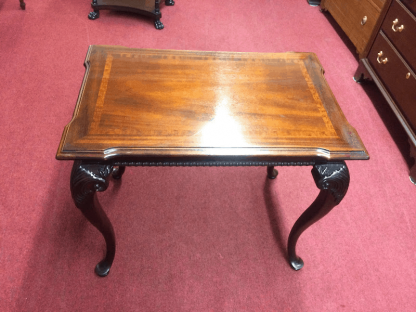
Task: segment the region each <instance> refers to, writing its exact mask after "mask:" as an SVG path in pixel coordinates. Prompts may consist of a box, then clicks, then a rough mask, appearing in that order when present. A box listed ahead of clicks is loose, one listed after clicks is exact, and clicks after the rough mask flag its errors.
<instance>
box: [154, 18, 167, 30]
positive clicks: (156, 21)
mask: <svg viewBox="0 0 416 312" xmlns="http://www.w3.org/2000/svg"><path fill="white" fill-rule="evenodd" d="M155 27H156V29H163V28H165V26H163V24H162V22H161V21H160V20H159V19H157V20H155Z"/></svg>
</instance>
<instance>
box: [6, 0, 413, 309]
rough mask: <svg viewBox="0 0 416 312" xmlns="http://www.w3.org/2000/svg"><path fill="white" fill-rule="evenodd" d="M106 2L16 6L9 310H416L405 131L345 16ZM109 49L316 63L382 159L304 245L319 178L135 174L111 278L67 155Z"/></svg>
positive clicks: (9, 39) (9, 96) (376, 158)
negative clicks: (142, 10)
mask: <svg viewBox="0 0 416 312" xmlns="http://www.w3.org/2000/svg"><path fill="white" fill-rule="evenodd" d="M89 12H90V1H81V0H72V1H63V0H42V1H33V0H26V11H22V10H21V9H20V7H19V2H18V1H17V0H0V103H1V114H0V136H1V155H0V169H1V172H2V177H1V179H0V196H1V200H0V311H320V312H321V311H414V310H415V306H416V269H415V266H414V263H416V251H415V250H416V249H415V244H416V238H415V237H416V231H415V226H416V212H415V210H414V203H413V201H414V199H415V192H416V186H414V185H413V184H411V183H410V181H409V178H408V171H409V165H411V164H412V163H411V162H412V160H411V159H410V158H409V157H408V153H409V147H408V144H407V138H406V135H405V134H404V131H403V130H402V129H401V127H400V125H399V124H398V122H397V121H396V120H395V118H394V115H393V113H392V112H391V110H390V108H389V107H388V105H387V103H386V102H385V100H384V99H383V98H382V96H381V94H380V93H379V91H378V89H377V88H376V87H375V86H374V85H373V84H371V83H369V84H365V85H359V84H356V83H355V82H354V81H353V80H352V76H353V74H354V72H355V69H356V67H357V64H358V63H357V56H356V53H355V50H354V48H353V47H352V45H351V43H350V42H349V41H348V39H346V37H345V35H344V34H343V33H342V31H341V30H340V28H339V27H338V26H337V24H336V23H335V22H334V20H333V18H332V17H331V16H330V15H329V14H323V13H320V12H319V8H317V7H310V6H309V5H308V4H307V3H306V0H290V1H281V0H280V1H279V0H257V1H249V0H240V1H220V0H209V1H189V0H187V1H185V0H177V1H176V5H175V6H173V7H166V6H164V5H162V15H163V17H162V19H161V20H162V22H163V23H164V25H165V29H164V30H162V31H158V30H156V29H155V28H154V26H153V21H152V20H151V19H149V18H145V17H141V16H138V15H135V14H128V13H117V12H109V11H102V12H101V17H100V18H99V19H98V20H95V21H91V20H89V19H88V18H87V15H88V13H89ZM92 44H105V45H122V46H127V47H134V48H157V49H181V50H209V51H247V52H286V51H299V52H301V51H302V52H309V51H311V52H315V53H316V54H317V55H318V57H319V59H320V61H321V63H322V65H323V66H324V68H325V71H326V73H325V76H326V79H327V80H328V83H329V85H330V87H331V88H332V90H333V93H334V94H335V96H336V98H337V100H338V102H339V104H340V106H341V108H342V109H343V112H344V114H345V116H346V117H347V119H348V121H349V122H350V123H351V124H352V125H353V126H354V127H355V128H356V129H357V131H358V133H359V134H360V136H361V138H362V140H363V142H364V144H365V145H366V147H367V149H368V152H369V153H370V156H371V159H370V160H369V161H350V162H349V163H348V166H349V169H350V174H351V184H350V188H349V191H348V193H347V195H346V197H345V199H344V200H343V201H342V203H341V204H340V205H339V206H337V207H336V208H335V209H334V210H333V211H332V212H331V213H330V214H329V215H328V216H326V217H325V218H324V219H322V220H321V221H320V222H318V223H317V224H315V225H313V226H312V227H311V228H310V229H308V230H307V232H305V233H304V234H303V236H301V238H300V241H299V244H298V248H297V250H298V253H299V255H300V256H301V257H302V258H303V260H304V261H305V267H304V268H303V269H302V270H300V271H298V272H295V271H294V270H292V269H291V268H290V267H289V265H288V263H287V258H286V251H285V250H286V241H287V236H288V234H289V231H290V229H291V227H292V225H293V224H294V222H295V221H296V219H297V218H298V217H299V216H300V214H301V213H302V212H303V211H304V210H305V209H306V208H307V207H308V205H309V204H310V203H312V201H313V200H314V199H315V197H316V196H317V194H318V192H319V190H318V189H317V188H316V186H315V184H314V181H313V179H312V176H311V174H310V168H307V167H283V168H279V172H280V173H279V176H278V177H277V179H276V180H273V181H271V180H268V179H266V170H265V168H262V167H259V168H257V167H239V168H238V167H237V168H199V167H198V168H157V167H155V168H138V167H137V168H128V170H127V171H126V173H125V175H124V176H123V180H122V182H119V183H112V184H111V185H110V187H109V189H108V190H107V191H106V192H104V193H100V194H99V199H100V201H101V203H102V204H103V207H104V209H105V210H106V211H107V213H108V215H109V217H110V219H111V220H112V222H113V225H114V228H115V231H116V236H117V240H118V245H117V254H116V258H115V261H114V265H113V268H112V270H111V273H110V275H109V276H108V277H106V278H99V277H97V276H96V275H95V274H94V272H93V268H94V266H95V264H96V263H97V262H98V261H99V260H100V259H101V257H102V256H103V254H104V252H105V245H104V241H103V239H102V236H101V235H100V234H99V232H98V231H97V230H96V229H95V228H93V227H92V225H90V224H89V223H88V222H87V221H86V219H85V218H84V217H83V216H82V215H81V213H80V212H79V211H78V210H77V209H76V207H75V205H74V204H73V202H72V199H71V195H70V191H69V176H70V171H71V166H72V163H71V162H59V161H56V160H55V153H56V150H57V148H58V143H59V140H60V137H61V134H62V131H63V128H64V126H65V125H66V124H67V123H68V122H69V121H70V119H71V116H72V112H73V109H74V106H75V103H76V100H77V96H78V91H79V88H80V86H81V83H82V79H83V75H84V67H83V61H84V59H85V55H86V52H87V48H88V46H89V45H92Z"/></svg>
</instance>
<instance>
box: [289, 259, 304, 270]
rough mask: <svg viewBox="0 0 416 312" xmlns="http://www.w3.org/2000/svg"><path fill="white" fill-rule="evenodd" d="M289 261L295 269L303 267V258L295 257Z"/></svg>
mask: <svg viewBox="0 0 416 312" xmlns="http://www.w3.org/2000/svg"><path fill="white" fill-rule="evenodd" d="M289 261H290V266H291V267H292V269H294V270H295V271H299V270H300V269H302V268H303V260H302V259H301V258H299V257H297V258H295V259H291V260H289Z"/></svg>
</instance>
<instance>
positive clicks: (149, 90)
mask: <svg viewBox="0 0 416 312" xmlns="http://www.w3.org/2000/svg"><path fill="white" fill-rule="evenodd" d="M85 66H86V73H85V77H84V82H83V84H82V87H81V91H80V95H79V98H78V102H77V105H76V108H75V112H74V116H73V118H72V120H71V122H70V123H69V124H68V125H67V126H66V127H65V130H64V133H63V136H62V139H61V142H60V145H59V149H58V152H57V159H59V160H75V162H74V167H73V172H72V175H71V191H72V196H73V198H74V201H75V204H76V205H77V207H78V208H80V209H81V211H83V213H84V215H85V216H86V217H87V218H88V219H89V220H90V221H91V223H92V224H94V226H96V227H97V228H98V229H99V230H100V231H101V232H102V233H103V235H104V237H105V239H106V243H107V256H106V258H105V259H104V260H103V261H102V262H100V263H99V265H98V266H97V268H96V272H97V274H99V275H101V276H104V275H107V274H108V271H109V269H110V266H111V264H112V261H113V259H114V253H115V238H114V233H113V230H112V226H111V223H110V222H109V220H108V219H107V217H106V216H105V213H104V212H103V211H102V209H101V207H100V206H99V204H98V201H97V199H96V195H95V192H96V191H103V190H105V189H106V187H107V185H108V180H109V176H110V175H113V177H115V178H121V176H122V174H123V172H124V170H125V166H172V165H174V166H267V167H268V170H267V174H268V177H269V178H274V177H275V176H276V174H277V171H276V170H275V169H274V166H279V165H310V166H313V169H312V174H313V177H314V179H315V182H316V184H317V186H318V188H320V189H321V193H320V195H319V196H318V198H317V199H316V201H315V202H314V203H313V204H312V205H311V207H309V208H308V210H307V211H306V212H305V213H304V214H303V215H302V216H301V217H300V218H299V220H298V221H297V222H296V224H295V226H294V227H293V229H292V232H291V234H290V236H289V242H288V252H289V261H290V263H291V265H292V267H293V268H295V269H300V268H301V267H302V266H303V262H302V260H301V259H300V258H299V257H297V256H296V253H295V246H296V242H297V239H298V238H299V236H300V234H301V233H302V232H303V231H304V230H305V229H306V228H307V227H308V226H310V225H311V224H312V223H314V222H316V221H317V220H319V219H320V218H322V217H323V216H324V215H325V214H326V213H328V212H329V211H330V210H331V209H332V208H333V207H334V206H335V205H337V204H338V203H339V202H340V201H341V199H342V198H343V196H344V195H345V193H346V191H347V188H348V183H349V173H348V168H347V166H346V164H345V162H344V161H345V160H353V159H357V160H358V159H362V160H363V159H368V157H369V156H368V153H367V151H366V149H365V147H364V145H363V144H362V142H361V140H360V138H359V136H358V134H357V132H356V131H355V129H354V128H353V127H351V126H350V125H349V124H348V122H347V120H346V119H345V117H344V115H343V113H342V111H341V109H340V107H339V105H338V103H337V102H336V100H335V98H334V96H333V94H332V92H331V90H330V89H329V87H328V85H327V83H326V81H325V79H324V77H323V69H322V67H321V64H320V63H319V61H318V59H317V57H316V55H315V54H313V53H280V54H272V53H231V52H197V51H172V50H139V49H128V48H123V47H113V46H91V47H90V48H89V50H88V53H87V57H86V61H85Z"/></svg>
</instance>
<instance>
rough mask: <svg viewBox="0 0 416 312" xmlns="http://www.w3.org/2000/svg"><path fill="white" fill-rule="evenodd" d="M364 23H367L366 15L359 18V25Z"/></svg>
mask: <svg viewBox="0 0 416 312" xmlns="http://www.w3.org/2000/svg"><path fill="white" fill-rule="evenodd" d="M365 23H367V16H364V17H363V19H362V20H361V25H364V24H365Z"/></svg>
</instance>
